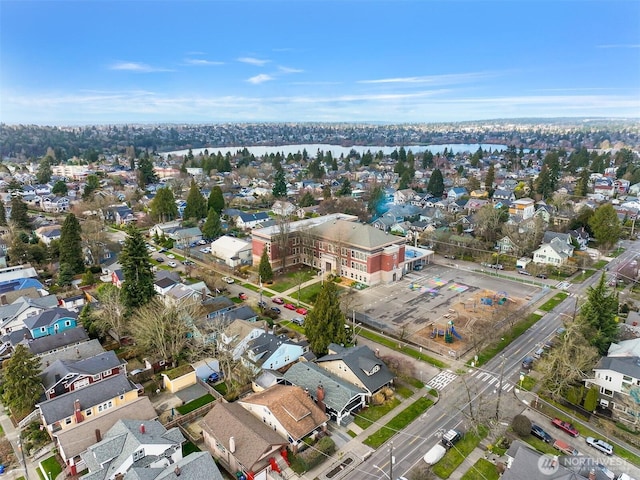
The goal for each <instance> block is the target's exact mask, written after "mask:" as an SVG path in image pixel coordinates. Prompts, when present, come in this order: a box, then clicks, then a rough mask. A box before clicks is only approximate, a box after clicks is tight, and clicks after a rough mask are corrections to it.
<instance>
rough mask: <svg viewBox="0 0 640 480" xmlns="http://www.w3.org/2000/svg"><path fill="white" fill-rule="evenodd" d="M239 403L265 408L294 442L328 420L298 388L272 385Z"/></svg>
mask: <svg viewBox="0 0 640 480" xmlns="http://www.w3.org/2000/svg"><path fill="white" fill-rule="evenodd" d="M239 403H240V404H241V405H243V406H244V405H247V406H249V405H262V406H264V407H267V408H268V409H269V410H270V411H271V414H272V415H273V416H274V417H275V418H276V420H277V421H278V422H279V423H280V425H282V427H283V428H284V429H285V430H286V432H287V434H288V435H289V436H290V437H291V438H292V439H293V440H294V441H298V440H301V439H302V438H304V437H306V436H307V435H308V434H310V433H311V432H313V431H314V430H315V429H316V428H318V427H320V426H321V425H323V424H325V423H326V422H327V420H328V419H329V418H328V417H327V415H326V414H325V413H324V412H323V411H322V410H320V408H319V407H318V406H317V405H316V404H315V402H314V401H313V400H312V399H311V397H309V395H307V394H306V393H305V392H304V390H303V389H302V388H300V387H293V386H286V385H274V386H273V387H271V388H268V389H266V390H263V391H262V392H260V393H256V394H253V395H251V396H249V397H245V398H244V399H242V400H239ZM260 415H261V414H260Z"/></svg>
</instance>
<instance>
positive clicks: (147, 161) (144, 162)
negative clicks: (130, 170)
mask: <svg viewBox="0 0 640 480" xmlns="http://www.w3.org/2000/svg"><path fill="white" fill-rule="evenodd" d="M157 181H158V176H157V175H156V172H154V171H153V162H152V161H151V158H149V153H148V152H145V153H144V155H143V156H142V158H141V159H140V160H139V161H138V185H139V186H140V188H143V189H144V187H146V186H147V185H149V184H150V183H156V182H157Z"/></svg>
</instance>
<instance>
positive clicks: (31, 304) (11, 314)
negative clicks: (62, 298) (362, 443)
mask: <svg viewBox="0 0 640 480" xmlns="http://www.w3.org/2000/svg"><path fill="white" fill-rule="evenodd" d="M57 306H58V298H57V297H56V296H55V295H47V296H45V297H39V298H31V297H27V296H24V297H20V298H18V299H16V300H15V301H13V302H12V303H10V304H9V305H1V306H0V333H2V334H6V333H9V332H10V331H12V330H20V329H21V328H23V327H24V326H25V324H24V321H25V319H26V318H27V317H31V316H33V315H38V314H39V313H42V312H44V311H45V310H48V309H50V308H55V307H57Z"/></svg>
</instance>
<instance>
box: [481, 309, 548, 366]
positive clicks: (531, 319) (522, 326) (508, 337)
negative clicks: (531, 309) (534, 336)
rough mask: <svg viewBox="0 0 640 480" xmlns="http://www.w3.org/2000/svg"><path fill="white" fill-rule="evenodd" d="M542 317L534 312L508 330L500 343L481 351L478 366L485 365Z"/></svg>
mask: <svg viewBox="0 0 640 480" xmlns="http://www.w3.org/2000/svg"><path fill="white" fill-rule="evenodd" d="M541 318H542V315H539V314H537V313H532V314H530V315H529V316H528V317H527V318H526V319H524V320H523V321H521V322H520V323H518V324H517V325H516V326H515V327H513V328H512V329H511V330H509V331H508V332H506V333H505V334H504V336H503V337H502V338H501V340H500V341H499V342H498V343H496V344H494V345H491V346H490V347H488V348H486V349H484V350H483V351H482V352H480V354H479V355H478V363H477V364H476V367H477V366H480V365H484V364H485V363H487V362H488V361H489V360H491V359H492V358H493V357H495V356H496V355H498V354H499V353H500V352H502V351H503V350H504V349H505V348H507V346H508V345H509V344H510V343H511V342H513V341H514V340H515V339H516V338H518V337H519V336H520V335H522V334H523V333H524V332H526V331H527V330H528V329H529V328H530V327H531V326H532V325H533V324H534V323H536V322H537V321H538V320H540V319H541Z"/></svg>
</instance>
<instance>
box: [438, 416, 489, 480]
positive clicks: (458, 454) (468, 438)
mask: <svg viewBox="0 0 640 480" xmlns="http://www.w3.org/2000/svg"><path fill="white" fill-rule="evenodd" d="M479 430H480V431H479V434H475V433H471V432H467V433H466V434H465V436H464V437H462V439H461V440H460V441H459V442H458V443H456V448H451V449H449V450H447V453H445V454H444V457H442V460H440V461H439V462H438V463H436V464H435V465H434V466H433V473H435V474H436V475H438V476H439V477H440V478H449V476H450V475H451V474H452V473H453V472H454V471H455V469H456V468H458V467H459V466H460V464H462V462H464V459H465V458H467V456H469V454H470V453H471V452H472V451H473V449H474V448H476V447H477V446H478V444H479V443H480V441H481V440H482V439H483V438H484V437H486V436H487V433H488V431H489V429H487V428H486V427H480V429H479ZM476 478H477V477H476Z"/></svg>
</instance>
